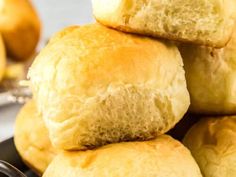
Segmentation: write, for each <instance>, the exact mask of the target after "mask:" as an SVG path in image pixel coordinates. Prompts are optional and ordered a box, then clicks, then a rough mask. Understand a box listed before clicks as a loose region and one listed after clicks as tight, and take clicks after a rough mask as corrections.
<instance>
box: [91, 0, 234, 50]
mask: <svg viewBox="0 0 236 177" xmlns="http://www.w3.org/2000/svg"><path fill="white" fill-rule="evenodd" d="M92 4H93V13H94V16H95V18H96V19H97V20H98V21H99V22H100V23H102V24H104V25H107V26H110V27H113V28H116V29H119V30H122V31H127V32H132V33H139V34H144V35H151V36H155V37H163V38H167V39H171V40H177V41H183V42H184V41H186V42H191V43H197V44H202V45H208V46H212V47H223V46H225V45H226V43H227V42H228V41H229V39H230V36H231V34H232V30H233V26H234V23H235V22H234V20H235V19H236V1H235V0H225V1H222V0H214V1H212V0H198V1H196V0H178V1H173V0H165V1H161V0H149V1H143V0H132V1H130V0H112V1H111V0H92Z"/></svg>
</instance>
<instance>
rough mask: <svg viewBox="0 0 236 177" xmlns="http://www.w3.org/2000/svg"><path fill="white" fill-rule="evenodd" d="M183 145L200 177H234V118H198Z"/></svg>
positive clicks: (235, 174)
mask: <svg viewBox="0 0 236 177" xmlns="http://www.w3.org/2000/svg"><path fill="white" fill-rule="evenodd" d="M183 142H184V144H185V145H186V146H187V147H188V148H189V149H190V151H191V153H192V155H193V157H194V158H195V159H196V161H197V163H198V165H199V167H200V169H201V171H202V174H203V175H204V176H206V177H208V176H209V177H210V176H211V177H231V176H236V169H235V166H236V116H224V117H202V119H201V121H199V122H198V123H197V124H195V125H194V126H193V127H192V128H191V129H190V130H189V131H188V133H187V134H186V135H185V137H184V140H183Z"/></svg>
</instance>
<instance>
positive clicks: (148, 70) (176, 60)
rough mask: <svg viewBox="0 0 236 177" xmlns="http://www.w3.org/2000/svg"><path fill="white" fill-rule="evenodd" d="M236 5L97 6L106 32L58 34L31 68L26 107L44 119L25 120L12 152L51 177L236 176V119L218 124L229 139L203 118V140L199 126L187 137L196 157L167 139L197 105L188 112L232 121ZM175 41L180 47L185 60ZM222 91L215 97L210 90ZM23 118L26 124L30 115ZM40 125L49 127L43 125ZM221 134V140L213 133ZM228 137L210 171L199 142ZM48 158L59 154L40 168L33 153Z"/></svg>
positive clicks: (124, 0) (97, 1) (102, 0)
mask: <svg viewBox="0 0 236 177" xmlns="http://www.w3.org/2000/svg"><path fill="white" fill-rule="evenodd" d="M234 3H235V2H233V1H231V0H227V1H225V2H224V3H220V2H218V1H214V2H213V1H205V0H204V1H198V2H195V1H192V0H188V1H187V0H181V1H176V2H173V1H165V2H164V1H163V2H157V1H152V0H150V1H139V0H135V1H128V0H120V1H116V0H113V1H110V0H109V1H108V0H93V1H92V4H93V10H94V16H95V18H96V19H97V20H98V22H99V23H101V24H99V23H95V24H89V25H84V26H80V27H78V26H73V27H68V28H66V29H64V30H62V31H60V32H58V33H57V34H55V35H54V36H53V37H52V38H51V40H50V41H49V43H48V44H47V46H46V47H45V48H44V49H43V50H42V51H41V52H40V54H39V55H38V56H37V57H36V59H35V61H34V63H33V64H32V66H31V68H30V70H29V73H28V78H29V80H30V84H29V85H30V88H31V89H32V92H33V95H34V97H33V99H34V101H33V102H30V103H28V104H35V107H34V109H32V110H33V112H35V113H34V114H35V115H38V116H32V117H31V118H30V119H27V118H25V120H24V118H20V117H21V116H22V114H23V113H21V114H20V115H21V116H20V115H19V117H18V118H17V119H18V122H17V123H16V134H15V144H16V146H17V149H18V151H19V152H20V154H21V155H22V158H23V160H25V161H26V163H27V164H29V165H30V166H33V168H34V169H36V170H37V172H38V173H41V174H42V173H44V175H43V176H44V177H62V176H63V177H67V176H68V177H71V176H75V177H77V176H78V177H90V176H91V177H92V176H93V177H95V176H97V177H108V176H109V177H122V176H126V177H129V176H135V177H144V176H145V177H146V176H153V177H154V176H155V177H167V176H168V177H177V176H180V177H185V176H186V177H189V176H191V177H201V176H202V175H203V176H205V177H212V176H211V175H213V174H221V175H222V176H221V177H227V175H228V176H229V175H231V177H232V176H235V175H236V173H235V170H234V168H233V166H234V164H235V159H236V158H235V153H230V152H231V151H232V152H234V149H235V143H233V142H234V140H235V136H234V133H235V132H236V129H235V121H234V120H233V121H230V123H229V124H227V123H222V125H221V123H219V126H220V127H221V126H222V127H223V126H225V125H227V127H226V128H225V131H224V129H223V130H221V129H217V130H215V129H214V131H212V130H211V127H210V128H209V129H210V130H209V131H210V133H207V131H205V130H206V129H207V127H208V126H207V125H208V123H207V121H205V120H207V119H206V118H204V120H203V123H201V122H200V127H201V128H202V131H201V130H200V131H201V134H200V133H199V134H198V136H199V137H198V136H196V133H195V132H197V131H199V130H198V128H192V129H191V130H190V133H187V135H186V137H185V140H184V144H186V146H187V147H188V148H189V149H190V150H191V151H192V154H191V153H190V151H189V150H188V149H187V148H186V147H185V146H183V145H182V144H181V143H180V142H178V141H177V140H174V139H173V138H171V137H170V136H168V135H164V134H165V133H166V132H167V131H168V130H170V129H171V128H173V127H174V126H175V125H176V124H177V123H178V122H179V121H180V120H181V119H182V117H183V116H184V114H185V113H186V112H187V110H188V107H189V104H190V99H191V106H190V111H193V112H195V113H198V114H204V113H210V114H214V113H217V114H231V113H234V104H233V102H234V97H230V99H228V97H226V95H227V96H228V95H229V93H231V95H232V94H233V90H234V79H233V77H230V79H229V82H223V83H222V81H223V76H222V74H225V76H228V74H229V73H230V74H231V73H233V72H234V71H233V68H234V62H233V61H234V53H236V51H235V50H234V48H235V46H234V44H235V42H234V38H232V31H233V28H234V25H235V19H236V4H234ZM104 25H105V26H104ZM106 26H108V27H112V28H114V29H112V28H108V27H106ZM127 32H128V33H127ZM130 33H135V34H130ZM147 36H152V37H159V39H158V38H151V37H147ZM161 38H162V39H161ZM231 38H232V39H231ZM169 40H176V41H178V47H179V48H180V51H181V52H179V50H178V48H177V46H176V43H175V42H172V41H169ZM229 40H230V42H229V43H228V45H227V46H226V47H225V48H223V49H213V48H212V47H223V46H225V45H226V43H227V42H228V41H229ZM179 42H180V43H179ZM182 42H185V43H182ZM187 43H195V45H194V44H187ZM200 45H201V46H200ZM203 45H205V47H204V46H203ZM199 51H202V52H199ZM208 51H210V52H208ZM211 51H214V52H216V53H218V54H217V55H215V53H213V54H214V55H213V54H212V52H211ZM208 54H209V55H208ZM208 56H209V57H208ZM215 56H217V57H218V58H216V59H214V57H215ZM211 57H213V58H211ZM182 58H183V60H182ZM183 61H184V63H185V66H184V68H183ZM204 64H205V66H204ZM211 64H212V65H211ZM226 64H228V65H229V66H228V65H226ZM216 66H217V67H216ZM227 66H228V67H227ZM215 67H216V68H215ZM199 68H200V69H199ZM184 69H185V70H186V78H187V85H186V78H185V71H184ZM197 71H199V72H197ZM208 73H209V75H210V76H212V75H214V76H212V77H209V76H208V75H207V74H208ZM230 74H229V75H230ZM216 76H217V77H216ZM232 76H233V74H232ZM207 81H208V82H207ZM204 84H205V85H207V86H204ZM220 84H223V85H220ZM196 85H197V86H196ZM187 87H188V89H189V92H190V97H189V92H188V90H187ZM206 87H207V88H209V89H205V88H206ZM216 87H217V89H218V90H217V91H215V92H214V94H215V95H216V96H215V95H214V94H212V90H214V89H213V88H216ZM225 88H227V89H228V90H225ZM204 94H205V95H206V96H205V95H204ZM195 95H197V96H195ZM225 98H227V99H225ZM235 98H236V97H235ZM203 103H206V104H203ZM220 105H223V107H221V106H220ZM26 107H27V105H26ZM23 109H26V108H23ZM22 111H23V112H24V110H22ZM25 112H26V114H24V116H22V117H27V116H29V114H27V111H25ZM34 114H32V115H34ZM39 117H40V122H42V120H43V126H42V124H41V123H36V120H37V119H38V118H39ZM31 119H34V120H35V123H36V124H35V130H37V129H40V130H41V129H42V128H43V129H46V130H42V131H44V132H46V133H45V134H43V136H38V135H37V134H38V133H37V131H33V130H29V131H24V132H23V131H21V130H20V127H22V125H20V124H22V121H25V124H31V123H30V121H29V120H31ZM189 119H191V116H190V117H189ZM213 119H214V120H215V121H213V122H214V124H217V122H220V118H213ZM231 119H233V117H232V118H230V120H231ZM218 120H219V121H218ZM31 121H32V120H31ZM37 121H39V119H38V120H37ZM44 124H45V125H44ZM197 124H198V123H197ZM203 124H204V125H203ZM39 125H40V126H39ZM37 126H39V128H36V127H37ZM195 126H197V125H195ZM219 126H218V125H217V126H216V127H219ZM197 127H198V126H197ZM195 129H197V130H195ZM17 130H18V131H17ZM191 131H193V133H191ZM218 131H222V133H220V135H221V136H222V137H221V136H220V137H218V136H217V137H214V135H212V133H213V132H218ZM231 131H232V132H234V133H231ZM29 132H31V133H29ZM34 132H35V139H37V140H36V141H38V142H44V143H43V144H40V145H39V146H37V148H35V145H34V140H33V141H32V139H33V138H22V136H23V137H24V136H26V137H27V136H29V137H34ZM226 132H227V133H226ZM22 134H24V135H22ZM224 136H226V137H227V138H229V141H219V144H220V146H221V147H220V148H218V147H216V148H214V147H211V148H212V149H214V150H215V149H216V150H217V149H220V150H221V149H223V148H225V149H224V151H223V152H224V153H225V155H226V154H227V158H224V160H222V163H218V164H216V165H212V164H214V160H212V161H211V160H206V161H204V160H205V158H204V156H205V155H206V154H208V153H209V152H210V151H205V150H200V149H201V148H202V147H203V146H202V142H204V143H205V144H207V145H208V144H211V145H212V146H218V139H222V138H223V137H224ZM36 137H37V138H36ZM206 137H207V138H206ZM40 139H41V140H40ZM49 139H50V140H49ZM194 139H196V141H195V140H194ZM45 140H46V141H45ZM26 142H27V143H26ZM198 142H200V145H199V144H198V145H197V146H196V145H195V144H194V143H198ZM25 144H27V146H25ZM192 144H193V145H192ZM229 144H230V146H229ZM23 146H24V147H23ZM31 147H34V148H33V149H34V150H33V149H32V150H31ZM45 147H46V148H45ZM228 147H230V148H229V149H228ZM38 149H40V150H38ZM45 149H46V150H45ZM49 150H50V151H51V150H52V151H53V153H52V154H53V156H50V158H48V159H39V160H38V161H37V163H35V162H34V161H33V160H32V159H30V158H29V157H30V155H29V154H30V152H32V153H37V154H38V153H39V152H40V153H41V152H43V153H45V154H47V153H48V151H49ZM197 151H200V153H198V152H197ZM201 152H204V153H201ZM220 153H221V151H219V153H218V152H217V153H216V154H215V156H214V158H218V157H219V156H221V154H220ZM55 154H57V155H56V157H55V158H53V157H54V155H55ZM219 154H220V155H219ZM192 156H193V157H194V158H195V160H196V161H195V160H194V158H193V157H192ZM206 156H207V155H206ZM52 159H53V160H52ZM199 159H200V160H199ZM202 159H204V160H202ZM51 160H52V162H51V163H50V165H49V166H48V168H47V169H46V166H47V165H48V164H49V162H50V161H51ZM45 162H46V163H45ZM197 163H198V165H199V167H200V169H199V167H198V165H197ZM204 163H206V164H208V165H205V164H204ZM229 163H230V164H233V165H232V166H231V165H227V164H229ZM41 164H46V165H44V166H43V167H42V165H41ZM222 164H223V165H222ZM208 166H209V168H208ZM45 169H46V171H44V170H45ZM214 169H217V170H218V171H221V173H212V172H211V171H214ZM213 177H215V176H214V175H213ZM217 177H218V176H217Z"/></svg>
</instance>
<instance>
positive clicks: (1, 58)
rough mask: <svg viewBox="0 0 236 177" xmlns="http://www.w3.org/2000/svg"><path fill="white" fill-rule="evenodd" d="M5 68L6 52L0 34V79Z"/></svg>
mask: <svg viewBox="0 0 236 177" xmlns="http://www.w3.org/2000/svg"><path fill="white" fill-rule="evenodd" d="M5 69H6V52H5V47H4V44H3V39H2V36H1V35H0V81H1V80H2V79H3V76H4V72H5Z"/></svg>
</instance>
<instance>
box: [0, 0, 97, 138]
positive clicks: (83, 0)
mask: <svg viewBox="0 0 236 177" xmlns="http://www.w3.org/2000/svg"><path fill="white" fill-rule="evenodd" d="M32 3H33V5H34V7H35V9H36V10H37V13H38V15H39V17H40V19H41V22H42V33H41V39H40V42H39V45H38V50H40V48H42V47H43V46H44V45H45V43H46V41H48V39H49V38H50V36H51V35H52V34H53V33H55V32H57V31H59V30H61V29H63V28H64V27H66V26H70V25H81V24H85V23H90V22H92V21H93V17H92V9H91V4H90V3H91V2H90V1H88V0H32ZM0 102H1V100H0ZM21 106H22V105H21V104H9V105H5V106H0V142H1V141H3V140H5V139H7V138H10V137H11V136H13V130H14V121H15V117H16V115H17V113H18V111H19V109H20V107H21Z"/></svg>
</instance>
